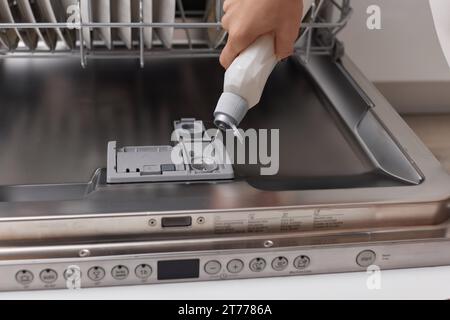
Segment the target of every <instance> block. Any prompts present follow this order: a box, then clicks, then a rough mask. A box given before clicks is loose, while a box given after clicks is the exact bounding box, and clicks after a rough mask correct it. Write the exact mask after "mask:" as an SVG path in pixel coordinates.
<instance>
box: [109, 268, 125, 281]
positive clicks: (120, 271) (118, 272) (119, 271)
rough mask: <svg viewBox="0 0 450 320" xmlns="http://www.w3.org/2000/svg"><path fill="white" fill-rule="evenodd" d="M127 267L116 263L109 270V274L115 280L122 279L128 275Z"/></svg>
mask: <svg viewBox="0 0 450 320" xmlns="http://www.w3.org/2000/svg"><path fill="white" fill-rule="evenodd" d="M128 273H129V271H128V268H127V267H125V266H123V265H117V266H115V267H114V268H112V270H111V275H112V277H113V278H114V279H116V280H124V279H126V278H127V277H128Z"/></svg>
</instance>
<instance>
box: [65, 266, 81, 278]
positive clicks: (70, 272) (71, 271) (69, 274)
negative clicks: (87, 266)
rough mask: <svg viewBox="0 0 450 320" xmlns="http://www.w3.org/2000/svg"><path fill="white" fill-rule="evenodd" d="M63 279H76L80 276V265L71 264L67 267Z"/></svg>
mask: <svg viewBox="0 0 450 320" xmlns="http://www.w3.org/2000/svg"><path fill="white" fill-rule="evenodd" d="M63 277H64V280H69V279H71V280H78V279H80V278H81V270H80V267H77V266H71V267H68V268H67V269H66V270H65V271H64V273H63Z"/></svg>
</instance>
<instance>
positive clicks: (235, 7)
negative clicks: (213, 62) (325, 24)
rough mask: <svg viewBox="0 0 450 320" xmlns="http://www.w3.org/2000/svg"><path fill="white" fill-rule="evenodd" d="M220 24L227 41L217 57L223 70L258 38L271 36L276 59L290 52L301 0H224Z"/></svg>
mask: <svg viewBox="0 0 450 320" xmlns="http://www.w3.org/2000/svg"><path fill="white" fill-rule="evenodd" d="M223 9H224V11H225V15H224V16H223V18H222V25H223V28H224V29H225V30H227V31H228V41H227V44H226V46H225V48H224V49H223V51H222V54H221V56H220V63H221V64H222V66H223V67H224V68H225V69H226V68H228V67H229V66H230V65H231V63H232V62H233V61H234V59H235V58H236V57H237V56H238V55H239V54H240V53H241V52H242V51H244V50H245V49H246V48H247V47H248V46H250V45H251V44H252V43H253V42H254V41H255V40H256V39H257V38H259V37H260V36H262V35H265V34H268V33H273V34H274V36H275V54H276V56H277V58H278V59H280V60H281V59H284V58H286V57H288V56H290V55H291V54H292V52H293V49H294V43H295V40H296V39H297V36H298V32H299V29H300V23H301V18H302V13H303V0H225V2H224V5H223Z"/></svg>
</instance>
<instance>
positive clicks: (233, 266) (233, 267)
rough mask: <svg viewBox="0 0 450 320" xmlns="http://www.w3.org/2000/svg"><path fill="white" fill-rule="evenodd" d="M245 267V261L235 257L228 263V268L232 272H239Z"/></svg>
mask: <svg viewBox="0 0 450 320" xmlns="http://www.w3.org/2000/svg"><path fill="white" fill-rule="evenodd" d="M242 269H244V262H242V260H239V259H233V260H231V261H230V262H228V264H227V270H228V271H229V272H231V273H239V272H241V271H242Z"/></svg>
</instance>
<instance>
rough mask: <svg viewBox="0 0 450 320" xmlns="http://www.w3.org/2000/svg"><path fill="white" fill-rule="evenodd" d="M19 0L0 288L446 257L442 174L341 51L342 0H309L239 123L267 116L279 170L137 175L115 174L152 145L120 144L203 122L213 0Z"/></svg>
mask: <svg viewBox="0 0 450 320" xmlns="http://www.w3.org/2000/svg"><path fill="white" fill-rule="evenodd" d="M23 2H24V1H2V6H3V7H2V8H0V10H1V11H2V12H1V13H2V14H0V19H2V20H1V21H0V39H1V41H0V150H1V153H0V273H1V277H0V290H5V291H8V290H36V289H64V288H67V289H72V288H80V287H81V288H84V287H102V286H116V285H138V284H153V283H167V282H183V281H205V280H227V279H244V278H256V277H275V276H299V275H308V274H320V273H338V272H352V271H360V272H361V271H363V272H365V271H367V270H368V269H370V268H373V267H376V268H378V269H381V270H384V269H398V268H412V267H426V266H440V265H450V225H449V221H450V220H449V218H450V176H449V174H448V173H447V172H446V171H445V170H444V169H443V168H442V167H441V165H440V163H439V162H438V161H437V160H436V159H435V157H434V156H433V155H432V154H431V152H430V151H429V150H428V149H427V148H426V147H425V146H424V144H423V143H422V142H421V141H420V140H419V138H418V137H417V136H416V135H415V134H414V133H413V131H412V130H411V129H410V128H409V127H408V126H407V125H406V124H405V122H404V121H403V120H402V118H401V117H400V116H399V115H398V114H397V112H396V111H395V110H394V109H393V107H392V106H391V105H390V104H389V102H388V101H387V100H386V99H385V98H384V97H383V96H382V95H381V94H380V92H379V91H378V90H377V89H376V88H375V87H374V86H373V85H372V84H371V83H370V82H369V81H368V80H367V78H366V77H365V76H364V74H362V73H361V72H360V71H359V70H358V68H357V67H356V66H355V65H354V64H353V63H352V61H351V60H350V59H349V57H348V56H346V54H345V44H344V43H341V42H340V41H339V40H337V38H336V36H337V34H338V32H339V31H340V30H341V29H343V28H344V27H345V25H346V23H347V21H348V19H349V18H350V16H351V12H352V10H351V2H350V1H349V0H343V1H329V0H318V1H315V2H314V3H313V5H312V7H311V9H310V10H309V12H308V14H307V18H306V19H305V20H304V23H303V24H302V29H301V33H300V34H301V36H300V38H299V40H298V42H297V44H296V47H295V53H294V55H293V56H291V57H290V58H289V59H286V60H285V61H282V62H280V63H279V64H278V65H277V66H276V68H275V70H274V71H273V73H272V74H271V76H270V78H269V81H268V83H267V86H266V88H265V91H264V93H263V96H262V98H261V102H260V104H259V106H258V107H257V108H254V109H252V111H251V112H249V114H248V116H247V117H246V118H245V119H244V121H243V122H242V124H241V127H242V128H243V129H246V128H258V129H268V130H270V129H275V128H276V129H279V139H280V140H279V171H278V173H277V174H275V175H272V176H262V175H259V174H258V170H259V169H260V168H261V165H245V164H244V165H233V167H232V168H224V172H221V174H222V173H223V175H220V176H217V177H216V176H215V175H214V174H213V175H211V176H208V178H206V179H204V180H198V181H196V180H194V181H193V180H190V179H188V178H187V179H185V180H183V179H177V181H163V180H155V181H143V182H139V180H137V181H130V182H127V180H126V179H125V180H120V179H119V180H117V181H112V180H111V176H110V174H111V172H113V171H114V170H116V172H115V173H117V170H118V168H119V166H123V165H122V164H121V163H118V161H122V160H123V157H122V156H126V155H127V154H125V153H126V152H125V151H129V150H135V151H136V150H137V151H139V152H141V151H142V152H144V153H145V150H149V149H145V147H144V148H143V149H139V150H138V147H123V146H167V145H170V137H171V133H172V130H173V124H174V122H175V124H177V123H178V124H180V123H181V124H186V125H192V124H195V123H198V120H201V121H203V122H202V123H203V124H202V125H204V126H205V128H210V127H212V126H213V124H212V112H213V107H214V105H215V103H216V102H217V99H218V97H219V95H220V93H221V92H222V85H223V74H224V70H223V69H222V67H221V66H220V65H219V63H218V56H219V54H220V50H221V48H222V47H223V45H224V41H225V38H226V33H225V32H224V31H223V30H222V29H221V24H220V19H221V16H222V14H223V13H222V3H221V1H215V0H213V1H208V2H207V4H204V3H203V4H201V5H200V4H199V3H201V2H198V1H190V2H189V1H181V0H177V1H173V5H174V12H175V14H174V15H173V16H172V17H171V18H170V17H169V18H168V19H165V18H164V19H159V20H154V19H152V18H153V17H155V15H154V14H152V15H148V14H146V12H145V10H146V8H147V7H148V4H149V3H151V1H144V0H135V1H128V2H127V1H124V2H122V3H126V4H128V9H130V8H131V9H130V10H125V11H120V12H119V13H118V12H115V11H114V8H113V4H114V1H106V2H105V1H98V2H97V1H89V0H70V1H41V2H39V1H29V2H28V1H25V3H28V4H30V5H29V8H31V9H32V10H34V11H33V12H34V13H35V16H34V17H29V16H27V15H24V14H23V12H24V7H22V8H21V7H20V5H21V3H22V5H23ZM169 2H170V1H169ZM155 3H157V1H155V0H154V1H153V10H154V11H155ZM43 4H45V5H47V7H46V8H47V9H48V8H49V7H50V8H52V7H53V9H54V12H59V13H62V14H60V15H57V14H54V15H53V16H52V15H50V16H47V15H45V13H46V12H47V13H48V10H47V11H46V10H43V9H42V5H43ZM108 4H110V6H108ZM39 5H40V6H41V7H39ZM61 5H62V6H63V7H62V11H61V8H59V9H58V10H57V6H61ZM102 5H104V6H106V7H107V8H109V9H108V10H110V11H109V12H110V14H109V15H107V17H106V18H105V16H104V15H102V14H101V12H102V11H100V14H99V11H98V6H102ZM26 8H27V6H25V9H26ZM39 8H41V9H42V10H37V9H39ZM65 9H67V11H66V10H65ZM70 9H72V10H73V12H75V13H77V14H75V16H74V17H75V19H74V21H72V22H67V21H66V19H67V17H68V16H70V15H71V14H72V13H73V12H70ZM21 10H22V11H21ZM96 10H97V11H96ZM118 10H120V9H118ZM65 12H67V15H66V14H64V13H65ZM124 12H125V13H127V14H123V13H124ZM46 17H47V18H46ZM76 18H78V19H76ZM180 119H181V120H180ZM194 119H197V120H194ZM180 121H181V122H180ZM209 121H211V122H209ZM119 145H120V146H121V147H120V148H119ZM130 148H131V149H130ZM133 148H134V149H133ZM148 148H150V147H148ZM158 150H159V149H158ZM119 151H120V152H122V153H123V154H120V152H119ZM137 151H136V152H137ZM120 159H122V160H120ZM124 170H126V171H125V173H124V174H125V175H127V174H131V173H130V172H129V169H128V168H127V169H124ZM133 170H134V169H133ZM132 174H133V176H134V177H141V176H144V175H143V172H139V170H135V171H134V172H132ZM119 178H120V177H119ZM112 182H120V183H112Z"/></svg>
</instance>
